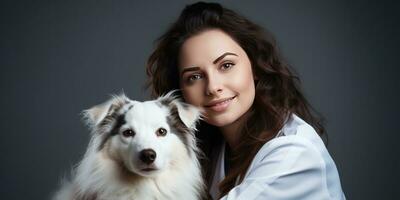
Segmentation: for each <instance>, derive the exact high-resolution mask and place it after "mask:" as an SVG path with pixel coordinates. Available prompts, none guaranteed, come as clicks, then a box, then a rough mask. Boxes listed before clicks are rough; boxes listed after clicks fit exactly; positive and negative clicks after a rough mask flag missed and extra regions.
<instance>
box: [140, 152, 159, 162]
mask: <svg viewBox="0 0 400 200" xmlns="http://www.w3.org/2000/svg"><path fill="white" fill-rule="evenodd" d="M156 157H157V154H156V152H155V151H154V150H153V149H145V150H142V151H141V152H140V160H141V161H142V162H144V163H146V164H148V165H150V164H151V163H153V162H154V160H156Z"/></svg>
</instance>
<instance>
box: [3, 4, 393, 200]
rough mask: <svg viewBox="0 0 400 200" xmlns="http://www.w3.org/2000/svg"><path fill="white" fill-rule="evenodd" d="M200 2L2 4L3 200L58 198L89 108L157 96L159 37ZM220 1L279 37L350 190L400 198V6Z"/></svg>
mask: <svg viewBox="0 0 400 200" xmlns="http://www.w3.org/2000/svg"><path fill="white" fill-rule="evenodd" d="M190 2H191V1H173V2H167V1H147V2H145V1H111V0H108V1H107V0H101V1H100V0H98V1H75V2H72V1H47V2H46V1H1V3H0V8H1V12H0V15H1V38H0V41H1V43H0V44H1V52H0V53H1V79H0V80H1V93H2V94H1V104H0V105H1V114H0V116H1V120H0V121H1V129H0V130H1V136H0V137H1V140H0V141H1V142H0V153H1V155H2V157H1V165H0V166H1V170H0V173H1V174H0V180H1V181H0V184H1V186H0V194H1V199H48V198H49V197H50V195H51V193H52V192H53V191H55V190H56V189H57V187H58V186H57V184H58V181H59V179H60V177H61V176H62V175H63V174H65V173H68V172H69V169H70V167H71V166H72V165H73V164H74V163H77V162H78V161H79V160H80V159H81V157H82V155H83V153H84V151H85V149H86V145H87V143H88V139H89V132H88V130H87V129H86V127H85V126H84V125H83V123H82V122H81V120H80V115H79V113H80V111H81V110H83V109H86V108H89V107H91V106H93V105H95V104H97V103H101V102H103V101H105V100H106V99H108V98H109V94H112V93H119V92H121V91H122V90H124V91H125V93H126V94H127V95H128V96H129V97H131V98H133V99H137V100H145V99H148V93H147V92H145V91H144V90H143V85H144V81H145V78H146V76H145V71H144V65H145V61H146V59H147V57H148V56H149V54H150V52H151V50H152V49H153V48H154V43H153V41H154V40H155V39H156V38H157V37H158V36H160V35H161V33H163V32H164V31H165V30H166V28H167V27H168V26H169V24H170V23H172V22H173V21H174V20H175V19H176V18H177V17H178V14H179V12H180V11H181V10H182V9H183V7H184V5H186V4H188V3H190ZM221 2H222V3H223V5H225V6H226V7H228V8H231V9H233V10H235V11H237V12H239V13H241V14H243V15H245V16H246V17H248V18H249V19H251V20H253V21H254V22H256V23H258V24H260V25H262V26H263V27H266V28H268V29H269V30H270V31H271V32H273V33H274V35H275V36H276V38H277V41H278V44H279V46H280V48H281V50H282V52H283V55H284V56H285V58H286V59H287V61H288V62H289V63H290V64H291V65H293V66H294V68H295V69H296V70H297V72H298V74H299V75H300V77H301V79H302V83H303V85H302V86H303V90H304V92H305V95H306V96H307V98H308V99H309V101H310V102H311V104H312V105H313V106H314V107H315V108H316V109H317V110H319V111H320V112H321V113H322V114H323V115H324V116H325V117H326V119H327V126H326V128H327V131H328V135H329V137H330V143H329V145H328V149H329V151H330V153H331V155H332V157H333V159H334V160H335V161H336V164H337V168H338V170H339V174H340V176H341V180H342V187H343V190H344V192H345V194H346V196H347V198H348V199H395V197H397V199H398V198H399V192H398V191H395V187H396V188H398V186H399V184H398V182H397V179H398V178H399V173H398V172H397V170H399V169H400V168H399V159H398V158H399V156H398V152H399V151H398V150H397V148H395V145H397V144H398V142H397V140H398V139H399V137H398V134H399V132H398V131H397V130H398V129H397V127H396V125H397V119H398V117H397V114H398V111H399V107H398V104H397V103H398V102H399V100H400V99H399V92H400V90H399V89H400V88H399V85H400V84H399V80H398V75H399V72H400V70H398V69H397V67H398V66H397V62H396V61H397V60H398V57H399V56H398V52H399V51H398V48H399V33H400V32H399V15H398V14H396V12H398V11H399V8H400V7H399V5H398V4H396V3H394V2H395V1H393V2H390V1H380V3H378V2H377V1H375V2H372V1H368V3H367V1H296V0H293V1H246V2H244V1H221ZM299 184H301V183H299Z"/></svg>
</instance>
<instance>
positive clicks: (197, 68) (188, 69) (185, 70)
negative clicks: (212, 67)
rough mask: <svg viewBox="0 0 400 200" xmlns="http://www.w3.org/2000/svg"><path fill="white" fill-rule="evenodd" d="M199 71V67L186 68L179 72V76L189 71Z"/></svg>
mask: <svg viewBox="0 0 400 200" xmlns="http://www.w3.org/2000/svg"><path fill="white" fill-rule="evenodd" d="M197 70H200V67H186V68H184V69H183V70H182V72H181V76H182V75H183V74H184V73H185V72H190V71H197Z"/></svg>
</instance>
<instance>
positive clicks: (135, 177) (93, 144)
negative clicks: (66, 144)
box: [54, 92, 204, 200]
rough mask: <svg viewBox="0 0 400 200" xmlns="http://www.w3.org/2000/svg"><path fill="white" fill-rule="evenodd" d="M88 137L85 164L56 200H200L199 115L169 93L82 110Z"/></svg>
mask: <svg viewBox="0 0 400 200" xmlns="http://www.w3.org/2000/svg"><path fill="white" fill-rule="evenodd" d="M83 113H84V116H85V119H86V121H87V124H88V125H89V127H90V129H91V131H92V138H91V140H90V143H89V146H88V149H87V151H86V153H85V156H84V158H83V160H82V161H81V162H80V163H79V165H77V167H76V168H75V169H74V172H73V176H72V180H71V181H67V182H64V183H63V186H62V188H61V189H60V190H59V191H58V192H57V193H56V194H55V196H54V199H56V200H72V199H73V200H114V199H116V200H117V199H120V200H125V199H135V200H146V199H151V200H153V199H160V200H162V199H174V200H175V199H177V200H179V199H181V200H195V199H201V198H202V197H204V183H203V179H202V175H201V169H200V164H199V161H198V158H197V156H198V153H199V151H198V148H197V146H196V141H195V137H194V131H195V125H196V122H197V121H198V120H199V119H200V112H199V110H198V109H197V108H195V107H194V106H191V105H189V104H185V103H183V102H181V101H180V100H179V99H178V98H176V97H175V96H174V95H173V94H172V92H170V93H168V94H167V95H165V96H163V97H160V98H158V99H157V100H153V101H145V102H138V101H132V100H130V99H128V98H127V97H126V96H125V95H124V94H122V95H119V96H114V97H113V98H112V99H111V100H109V101H108V102H106V103H103V104H100V105H97V106H95V107H93V108H91V109H88V110H85V111H84V112H83Z"/></svg>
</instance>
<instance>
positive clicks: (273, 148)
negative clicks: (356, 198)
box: [245, 114, 343, 199]
mask: <svg viewBox="0 0 400 200" xmlns="http://www.w3.org/2000/svg"><path fill="white" fill-rule="evenodd" d="M260 177H263V178H260ZM245 179H247V180H262V182H263V184H272V183H274V184H276V183H285V185H287V184H291V183H293V184H294V183H295V182H313V183H318V184H320V185H321V188H319V189H318V190H320V191H325V192H324V194H329V196H336V197H338V196H342V195H343V192H342V189H341V184H340V178H339V174H338V171H337V168H336V165H335V163H334V161H333V160H332V158H331V156H330V155H329V153H328V151H327V149H326V147H325V145H324V144H323V141H322V140H321V138H320V136H319V135H318V134H317V132H316V131H315V130H314V129H313V128H312V126H310V125H309V124H307V123H306V122H304V121H303V120H302V119H300V118H299V117H298V116H296V115H294V114H293V115H292V117H291V118H290V119H288V120H287V122H286V124H285V126H284V127H283V128H282V130H281V132H280V134H279V136H277V137H275V138H274V139H272V140H270V141H268V142H267V143H265V144H264V145H263V146H262V148H261V149H260V150H259V152H258V153H257V154H256V156H255V157H254V159H253V161H252V163H251V165H250V167H249V168H248V171H247V173H246V175H245ZM315 188H317V187H315ZM303 189H304V188H303ZM340 199H341V198H340Z"/></svg>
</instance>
